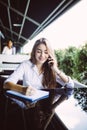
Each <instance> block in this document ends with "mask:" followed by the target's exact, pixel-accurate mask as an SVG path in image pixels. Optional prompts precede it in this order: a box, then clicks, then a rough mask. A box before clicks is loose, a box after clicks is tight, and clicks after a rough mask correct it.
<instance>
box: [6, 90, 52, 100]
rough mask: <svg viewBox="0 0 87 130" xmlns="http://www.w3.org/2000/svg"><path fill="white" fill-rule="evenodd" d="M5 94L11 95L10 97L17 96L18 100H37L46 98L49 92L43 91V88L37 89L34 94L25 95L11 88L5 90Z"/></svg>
mask: <svg viewBox="0 0 87 130" xmlns="http://www.w3.org/2000/svg"><path fill="white" fill-rule="evenodd" d="M6 95H7V96H11V97H12V98H17V99H19V100H20V99H23V100H25V101H29V102H35V101H39V100H41V99H45V98H48V97H49V92H48V91H43V90H37V92H36V93H35V94H34V95H31V96H26V95H24V94H21V93H19V92H16V91H13V90H7V91H6Z"/></svg>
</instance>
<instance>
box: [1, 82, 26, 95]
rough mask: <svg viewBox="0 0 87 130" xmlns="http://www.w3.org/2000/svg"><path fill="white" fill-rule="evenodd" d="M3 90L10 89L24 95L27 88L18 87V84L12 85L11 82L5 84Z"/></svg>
mask: <svg viewBox="0 0 87 130" xmlns="http://www.w3.org/2000/svg"><path fill="white" fill-rule="evenodd" d="M3 88H4V89H11V90H14V91H17V92H20V93H25V92H26V89H27V87H24V86H22V85H19V84H14V83H12V82H7V83H5V84H4V86H3Z"/></svg>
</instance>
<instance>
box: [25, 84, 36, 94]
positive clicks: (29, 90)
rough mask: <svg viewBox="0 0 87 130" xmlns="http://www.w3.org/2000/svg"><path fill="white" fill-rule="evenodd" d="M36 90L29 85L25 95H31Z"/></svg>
mask: <svg viewBox="0 0 87 130" xmlns="http://www.w3.org/2000/svg"><path fill="white" fill-rule="evenodd" d="M36 92H37V89H35V88H33V87H32V86H29V87H28V88H27V90H26V93H25V95H26V96H32V95H34V94H35V93H36Z"/></svg>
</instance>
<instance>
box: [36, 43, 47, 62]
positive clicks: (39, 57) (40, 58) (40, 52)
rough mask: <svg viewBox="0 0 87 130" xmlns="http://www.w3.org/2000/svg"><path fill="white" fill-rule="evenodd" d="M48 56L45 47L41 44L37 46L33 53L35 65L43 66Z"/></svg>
mask: <svg viewBox="0 0 87 130" xmlns="http://www.w3.org/2000/svg"><path fill="white" fill-rule="evenodd" d="M48 56H49V54H48V51H47V47H46V46H45V45H44V44H43V43H42V44H40V45H38V46H37V48H36V51H35V58H36V64H43V63H44V62H45V61H46V60H47V59H48Z"/></svg>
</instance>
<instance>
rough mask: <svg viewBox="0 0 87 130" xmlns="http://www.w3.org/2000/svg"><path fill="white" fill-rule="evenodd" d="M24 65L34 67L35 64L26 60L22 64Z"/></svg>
mask: <svg viewBox="0 0 87 130" xmlns="http://www.w3.org/2000/svg"><path fill="white" fill-rule="evenodd" d="M21 64H22V65H25V66H26V65H28V66H32V65H33V63H32V62H31V61H30V60H24V61H23V62H22V63H21Z"/></svg>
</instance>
